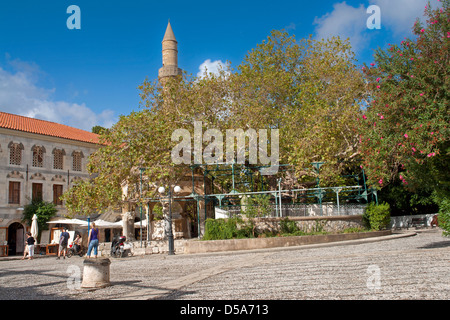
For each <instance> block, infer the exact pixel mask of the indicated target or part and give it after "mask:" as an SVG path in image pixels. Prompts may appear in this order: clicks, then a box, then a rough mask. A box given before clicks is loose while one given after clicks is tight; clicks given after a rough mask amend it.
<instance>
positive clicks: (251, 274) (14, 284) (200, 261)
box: [0, 229, 450, 300]
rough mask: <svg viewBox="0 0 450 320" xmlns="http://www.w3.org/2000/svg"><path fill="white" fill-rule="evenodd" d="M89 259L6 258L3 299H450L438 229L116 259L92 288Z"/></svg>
mask: <svg viewBox="0 0 450 320" xmlns="http://www.w3.org/2000/svg"><path fill="white" fill-rule="evenodd" d="M388 239H389V238H388ZM83 261H84V259H83V258H80V257H72V258H70V259H64V260H63V259H61V260H56V259H55V258H54V257H37V258H36V259H34V260H24V261H22V260H19V259H11V258H9V259H5V258H0V299H2V300H16V299H17V300H19V299H27V300H30V299H33V300H65V299H82V300H87V299H89V300H92V299H102V300H106V299H108V300H109V299H132V300H135V299H160V300H164V299H165V300H175V299H177V300H178V299H181V300H183V299H188V300H199V299H210V300H219V299H226V300H242V299H245V300H249V299H250V300H254V299H258V300H260V299H261V300H271V299H276V300H290V299H292V300H308V299H314V300H320V299H341V300H355V299H359V300H361V299H369V300H372V299H383V300H384V299H387V300H400V299H424V300H434V299H445V300H447V299H449V298H450V277H449V276H448V271H449V262H450V239H448V238H444V237H442V235H441V231H440V230H436V229H435V230H425V231H423V232H417V235H415V236H408V237H401V238H394V239H390V240H382V241H375V239H372V240H371V241H370V242H363V243H358V244H354V243H351V242H350V243H348V244H345V245H318V246H305V247H295V248H293V247H291V248H278V249H270V250H255V251H246V252H227V253H214V254H212V253H211V254H195V255H185V254H177V255H174V256H168V255H147V256H141V257H131V258H122V259H114V258H111V266H110V270H111V286H110V287H107V288H103V289H97V290H92V291H87V290H83V289H79V288H78V285H79V284H80V277H81V276H82V272H83ZM77 281H78V282H77Z"/></svg>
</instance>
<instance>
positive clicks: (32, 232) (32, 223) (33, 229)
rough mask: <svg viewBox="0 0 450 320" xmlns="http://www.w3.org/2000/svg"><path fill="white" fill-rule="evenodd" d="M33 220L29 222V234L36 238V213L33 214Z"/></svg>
mask: <svg viewBox="0 0 450 320" xmlns="http://www.w3.org/2000/svg"><path fill="white" fill-rule="evenodd" d="M32 220H33V221H32V222H31V230H30V232H31V236H32V237H33V238H35V239H36V238H37V235H38V222H37V215H33V219H32Z"/></svg>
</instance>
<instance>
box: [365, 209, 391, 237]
mask: <svg viewBox="0 0 450 320" xmlns="http://www.w3.org/2000/svg"><path fill="white" fill-rule="evenodd" d="M363 221H364V224H365V225H366V227H367V228H368V229H371V230H376V231H378V230H382V229H385V228H386V227H387V226H388V225H389V222H390V221H391V215H390V206H389V204H388V203H386V202H383V203H382V204H378V205H377V204H375V203H374V202H371V203H369V205H368V206H367V207H366V209H365V210H364V214H363Z"/></svg>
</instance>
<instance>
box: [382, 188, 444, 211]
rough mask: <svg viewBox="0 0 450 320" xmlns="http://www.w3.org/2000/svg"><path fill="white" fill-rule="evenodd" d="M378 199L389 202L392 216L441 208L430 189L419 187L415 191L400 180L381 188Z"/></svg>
mask: <svg viewBox="0 0 450 320" xmlns="http://www.w3.org/2000/svg"><path fill="white" fill-rule="evenodd" d="M378 200H379V202H387V203H389V206H390V208H391V216H400V215H410V214H427V213H436V212H437V211H438V210H439V207H438V206H437V205H436V203H435V202H434V199H433V197H432V194H431V193H430V192H429V191H427V190H424V189H418V190H416V191H415V192H413V191H411V190H409V189H407V188H406V186H405V185H404V184H403V183H402V182H401V181H400V180H395V181H394V183H391V184H390V185H388V186H386V187H384V188H383V189H381V191H379V192H378Z"/></svg>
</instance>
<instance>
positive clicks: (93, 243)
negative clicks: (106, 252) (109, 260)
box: [86, 223, 98, 259]
mask: <svg viewBox="0 0 450 320" xmlns="http://www.w3.org/2000/svg"><path fill="white" fill-rule="evenodd" d="M88 243H89V247H88V252H87V255H86V257H87V258H88V259H89V258H90V257H91V251H92V249H94V258H97V253H98V228H97V226H96V225H95V223H92V228H91V230H89V236H88Z"/></svg>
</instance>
